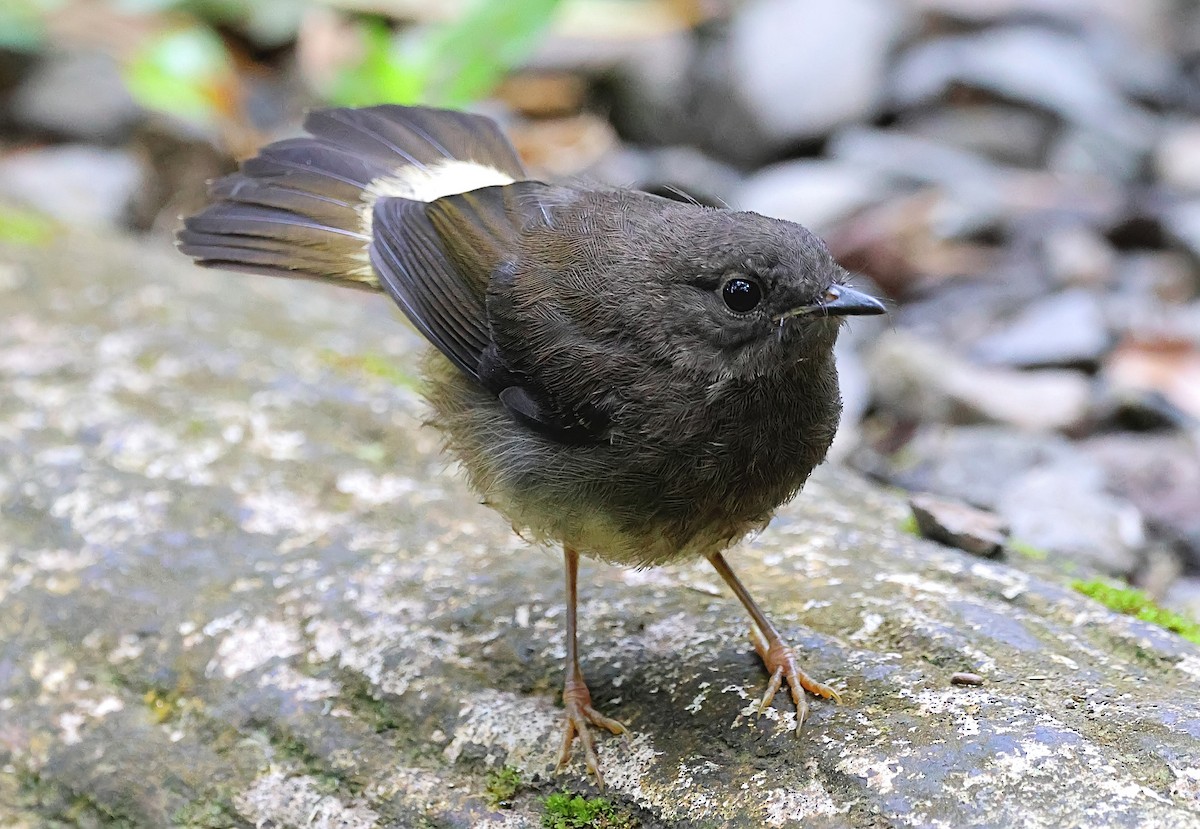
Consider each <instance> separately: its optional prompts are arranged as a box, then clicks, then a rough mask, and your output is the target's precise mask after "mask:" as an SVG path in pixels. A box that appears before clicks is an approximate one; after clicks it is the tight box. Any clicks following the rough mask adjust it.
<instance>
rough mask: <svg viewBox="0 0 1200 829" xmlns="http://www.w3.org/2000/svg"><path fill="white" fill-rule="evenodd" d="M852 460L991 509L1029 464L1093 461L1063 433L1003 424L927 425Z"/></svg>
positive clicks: (904, 483) (892, 478) (915, 487)
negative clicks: (892, 445) (884, 451)
mask: <svg viewBox="0 0 1200 829" xmlns="http://www.w3.org/2000/svg"><path fill="white" fill-rule="evenodd" d="M852 461H853V463H854V464H855V465H856V466H858V467H859V468H860V469H863V471H865V472H869V473H871V474H872V475H874V476H876V477H878V478H882V479H883V480H885V481H887V482H888V483H890V484H892V485H894V486H899V487H902V488H904V489H907V490H910V491H918V492H930V493H936V494H938V495H942V496H944V497H947V498H954V499H957V500H960V501H965V502H967V503H969V504H973V505H975V506H977V507H981V508H984V509H987V510H991V511H994V508H995V505H996V504H997V503H999V501H1000V496H1001V495H1002V493H1003V492H1004V490H1005V489H1006V488H1007V487H1008V486H1010V485H1011V484H1012V482H1013V481H1016V480H1017V479H1018V478H1020V477H1021V476H1022V475H1024V474H1025V473H1026V472H1028V471H1029V470H1031V469H1036V468H1038V467H1041V466H1046V465H1050V464H1065V463H1070V464H1072V465H1075V466H1077V467H1082V466H1086V465H1091V466H1093V467H1095V466H1096V462H1095V461H1092V460H1090V459H1089V458H1088V457H1087V456H1086V455H1084V454H1082V453H1081V452H1080V451H1079V450H1078V449H1077V448H1076V447H1075V446H1074V444H1072V443H1071V442H1070V441H1068V440H1067V439H1066V438H1063V437H1060V436H1059V435H1054V434H1029V433H1026V432H1021V431H1018V430H1016V429H1013V428H1011V427H1006V426H949V427H947V426H940V427H939V426H928V427H925V428H922V429H921V430H920V431H918V432H917V434H916V435H915V436H914V437H913V438H912V439H911V440H910V441H908V442H907V443H905V444H904V445H903V446H902V447H901V448H900V449H899V450H897V451H895V452H893V453H891V454H889V455H887V456H877V455H872V454H869V453H864V452H862V451H860V452H858V453H856V454H855V455H854V456H853V457H852Z"/></svg>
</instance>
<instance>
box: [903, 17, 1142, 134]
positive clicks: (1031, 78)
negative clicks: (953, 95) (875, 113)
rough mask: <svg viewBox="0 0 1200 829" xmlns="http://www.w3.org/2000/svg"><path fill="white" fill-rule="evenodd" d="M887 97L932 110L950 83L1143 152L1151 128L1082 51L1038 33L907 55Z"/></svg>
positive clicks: (1008, 32) (1004, 34)
mask: <svg viewBox="0 0 1200 829" xmlns="http://www.w3.org/2000/svg"><path fill="white" fill-rule="evenodd" d="M891 77H892V98H893V100H894V101H895V103H896V104H897V105H899V106H902V107H913V106H919V105H924V104H928V103H931V102H932V101H935V100H937V99H939V98H941V97H943V96H945V95H946V93H947V92H948V91H949V90H950V89H951V87H952V86H953V85H955V84H965V85H968V86H974V87H977V88H980V89H983V90H987V91H988V92H992V93H995V94H997V95H1000V96H1002V97H1003V98H1005V99H1007V100H1011V101H1025V102H1027V103H1029V104H1032V105H1034V106H1037V107H1042V108H1045V109H1048V110H1050V111H1051V112H1054V113H1057V114H1058V115H1059V116H1061V117H1062V118H1064V119H1065V120H1067V121H1068V122H1071V123H1073V124H1075V125H1077V126H1081V127H1085V128H1087V129H1091V130H1095V131H1096V132H1098V133H1101V134H1103V135H1106V136H1108V137H1109V138H1111V139H1113V140H1115V141H1117V142H1119V143H1121V144H1124V145H1127V146H1129V147H1132V148H1135V149H1138V150H1145V149H1148V148H1149V140H1150V136H1151V135H1153V121H1152V120H1151V119H1150V117H1149V116H1148V115H1146V114H1145V113H1144V112H1141V111H1140V110H1137V109H1135V108H1134V107H1132V106H1131V105H1130V104H1128V103H1126V101H1125V100H1124V99H1123V98H1122V97H1121V95H1120V94H1119V93H1118V92H1117V90H1115V89H1114V88H1113V86H1112V84H1111V83H1110V81H1109V79H1108V78H1107V77H1106V76H1105V75H1104V73H1103V72H1102V71H1101V70H1100V69H1099V68H1098V67H1097V65H1096V62H1095V61H1094V60H1093V57H1092V55H1091V54H1090V53H1089V50H1088V48H1087V46H1086V45H1085V44H1084V43H1083V42H1082V41H1081V40H1080V39H1078V38H1077V37H1075V36H1073V35H1071V34H1068V33H1066V32H1060V31H1053V30H1050V29H1048V28H1040V27H1037V26H1008V27H994V28H990V29H987V30H985V31H983V32H980V33H978V34H971V35H963V36H955V37H945V38H940V39H937V40H932V41H928V42H925V43H922V44H919V45H918V46H915V47H913V48H912V49H910V50H909V51H908V52H907V53H906V54H904V55H903V56H901V58H900V60H899V61H898V62H897V63H896V65H895V68H894V71H893V73H892V75H891Z"/></svg>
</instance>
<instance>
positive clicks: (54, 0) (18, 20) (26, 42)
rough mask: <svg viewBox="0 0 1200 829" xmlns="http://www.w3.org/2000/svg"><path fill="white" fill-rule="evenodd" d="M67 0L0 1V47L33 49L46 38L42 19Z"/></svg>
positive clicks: (20, 49)
mask: <svg viewBox="0 0 1200 829" xmlns="http://www.w3.org/2000/svg"><path fill="white" fill-rule="evenodd" d="M65 3H66V0H4V2H3V3H0V48H5V49H15V50H18V51H32V50H34V49H36V48H38V47H39V46H41V45H42V43H43V42H44V41H45V39H46V30H45V26H44V24H43V23H42V19H43V18H44V17H45V16H46V15H47V14H49V13H50V12H53V11H57V10H58V9H59V8H61V7H62V6H63V5H65Z"/></svg>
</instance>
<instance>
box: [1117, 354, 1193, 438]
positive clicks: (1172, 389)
mask: <svg viewBox="0 0 1200 829" xmlns="http://www.w3.org/2000/svg"><path fill="white" fill-rule="evenodd" d="M1101 377H1102V379H1103V380H1104V381H1105V383H1106V384H1107V385H1108V387H1109V388H1110V390H1111V393H1112V394H1115V395H1117V396H1121V395H1124V394H1128V393H1131V392H1132V393H1142V394H1146V393H1150V394H1156V395H1159V396H1161V397H1162V398H1163V399H1164V400H1166V401H1167V402H1168V403H1170V404H1171V405H1172V406H1174V407H1176V408H1178V409H1179V410H1180V411H1182V412H1186V413H1187V414H1188V416H1190V417H1192V418H1194V419H1200V344H1197V343H1195V342H1193V341H1191V340H1190V339H1187V338H1183V337H1169V336H1165V337H1157V338H1144V339H1137V338H1134V337H1127V338H1126V339H1125V340H1123V341H1122V342H1121V343H1120V345H1118V346H1117V348H1116V349H1114V350H1113V352H1112V353H1111V354H1110V355H1109V357H1108V360H1107V361H1106V362H1105V364H1104V369H1103V371H1102V372H1101Z"/></svg>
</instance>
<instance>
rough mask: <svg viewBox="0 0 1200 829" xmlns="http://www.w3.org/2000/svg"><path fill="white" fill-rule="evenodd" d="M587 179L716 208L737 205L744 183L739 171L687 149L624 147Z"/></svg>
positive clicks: (591, 170) (598, 164)
mask: <svg viewBox="0 0 1200 829" xmlns="http://www.w3.org/2000/svg"><path fill="white" fill-rule="evenodd" d="M584 176H585V177H586V178H587V179H588V180H594V181H600V182H603V183H605V184H610V185H613V186H615V187H632V188H635V189H637V190H645V191H647V192H649V193H656V194H657V195H660V196H666V197H668V198H675V199H682V200H684V201H687V200H690V199H695V200H697V201H699V202H701V203H702V204H707V205H709V206H712V207H724V206H726V205H728V204H731V203H733V200H734V198H735V193H736V192H737V190H738V188H739V187H740V185H741V182H742V174H741V173H740V172H738V170H737V169H736V168H734V167H732V166H730V165H728V164H725V163H723V162H721V161H717V160H716V159H715V158H711V157H709V156H708V155H706V154H704V153H703V152H701V151H700V150H698V149H696V148H695V147H688V146H684V145H680V146H675V147H637V148H635V147H630V146H623V147H620V148H618V149H617V150H616V151H615V152H611V153H609V154H608V155H606V156H604V157H603V158H601V159H600V160H599V161H598V162H596V164H594V165H592V166H591V167H589V168H588V169H587V170H586V171H585V173H584Z"/></svg>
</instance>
